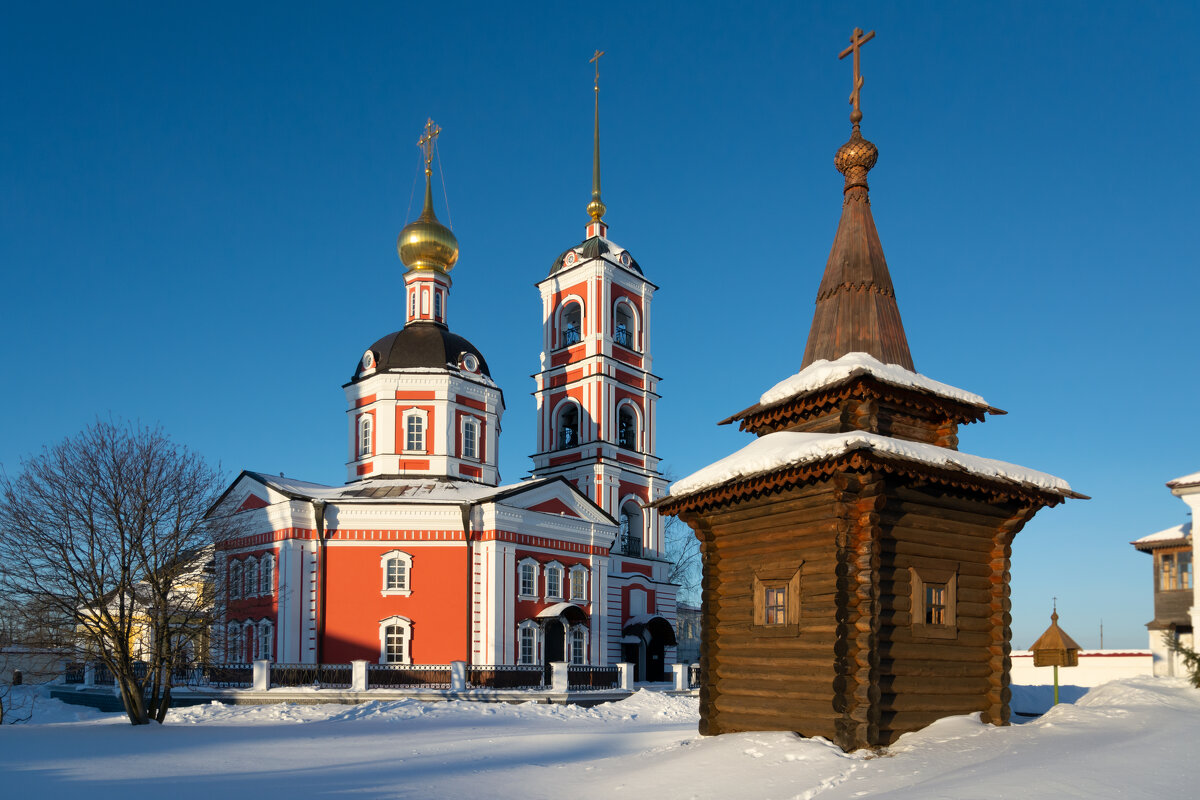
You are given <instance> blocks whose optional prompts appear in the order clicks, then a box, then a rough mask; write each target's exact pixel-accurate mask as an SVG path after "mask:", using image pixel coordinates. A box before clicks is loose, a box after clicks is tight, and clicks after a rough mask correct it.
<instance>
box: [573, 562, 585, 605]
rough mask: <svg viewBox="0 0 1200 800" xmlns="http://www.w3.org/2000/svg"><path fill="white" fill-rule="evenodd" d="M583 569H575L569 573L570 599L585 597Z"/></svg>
mask: <svg viewBox="0 0 1200 800" xmlns="http://www.w3.org/2000/svg"><path fill="white" fill-rule="evenodd" d="M585 577H586V575H584V572H583V570H581V569H577V570H574V571H573V572H572V573H571V599H572V600H582V599H584V598H585V597H587V591H586V584H585V582H584V578H585Z"/></svg>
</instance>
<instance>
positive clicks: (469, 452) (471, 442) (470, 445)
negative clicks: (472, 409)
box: [462, 419, 479, 458]
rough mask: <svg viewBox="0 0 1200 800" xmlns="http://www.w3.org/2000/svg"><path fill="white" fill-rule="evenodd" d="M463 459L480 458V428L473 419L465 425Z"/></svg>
mask: <svg viewBox="0 0 1200 800" xmlns="http://www.w3.org/2000/svg"><path fill="white" fill-rule="evenodd" d="M462 454H463V458H479V426H478V423H476V422H475V420H473V419H469V420H467V421H466V422H464V423H463V452H462Z"/></svg>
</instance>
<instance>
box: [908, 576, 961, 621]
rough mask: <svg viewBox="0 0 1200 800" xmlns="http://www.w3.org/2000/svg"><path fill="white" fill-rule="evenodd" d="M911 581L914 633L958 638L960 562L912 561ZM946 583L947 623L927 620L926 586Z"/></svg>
mask: <svg viewBox="0 0 1200 800" xmlns="http://www.w3.org/2000/svg"><path fill="white" fill-rule="evenodd" d="M908 571H909V576H910V580H909V585H910V591H911V598H910V606H909V608H910V613H911V619H912V633H913V637H914V638H919V639H957V638H958V564H951V565H948V566H938V567H935V566H930V565H926V564H919V565H918V564H912V565H910V566H909V567H908ZM929 585H933V586H939V585H940V586H945V587H946V622H945V624H943V625H932V624H929V623H927V622H925V614H926V611H927V610H928V608H927V604H926V599H925V589H926V587H927V586H929Z"/></svg>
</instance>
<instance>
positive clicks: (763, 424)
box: [717, 375, 1008, 433]
mask: <svg viewBox="0 0 1200 800" xmlns="http://www.w3.org/2000/svg"><path fill="white" fill-rule="evenodd" d="M851 398H860V399H864V400H866V399H872V400H883V401H885V402H891V403H895V404H896V405H898V406H901V407H903V408H907V409H911V410H912V411H913V413H914V416H919V417H925V418H933V419H944V420H947V421H950V422H957V423H959V424H963V425H966V424H970V423H972V422H983V420H984V419H985V417H986V416H987V415H988V414H995V415H999V414H1007V413H1008V412H1006V411H1003V410H1001V409H999V408H994V407H993V406H976V405H971V404H970V403H961V402H957V401H955V400H951V399H949V398H945V397H939V396H937V395H932V394H928V393H926V392H921V391H918V390H915V389H906V388H903V387H900V386H893V385H892V384H889V383H884V382H883V381H880V380H877V379H875V378H873V377H871V376H870V375H854V376H852V377H850V378H847V379H846V380H845V381H843V382H841V383H837V384H833V385H831V386H824V387H822V388H820V389H818V390H817V391H815V392H809V393H807V394H799V395H796V396H794V397H790V398H788V399H787V400H783V401H781V402H779V403H773V404H771V405H763V404H762V403H756V404H755V405H752V406H750V407H749V408H744V409H742V410H741V411H739V412H737V413H736V414H734V415H732V416H730V417H726V418H725V419H723V420H721V421H720V422H718V423H717V424H718V425H728V424H729V423H731V422H739V423H740V425H739V429H740V430H743V431H749V432H751V433H758V432H759V431H761V430H763V429H766V428H778V427H779V426H780V425H781V424H787V423H790V422H799V421H802V420H805V419H809V418H811V417H815V416H820V415H821V414H824V413H827V412H829V411H832V410H833V409H834V408H835V407H836V406H837V404H838V403H840V402H843V401H845V400H849V399H851Z"/></svg>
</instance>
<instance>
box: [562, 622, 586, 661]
mask: <svg viewBox="0 0 1200 800" xmlns="http://www.w3.org/2000/svg"><path fill="white" fill-rule="evenodd" d="M576 635H578V636H579V638H581V639H582V640H583V642H582V651H583V652H581V653H580V654H579V656H580V658H579V659H578V660H576V658H575V655H576V653H575V640H576ZM566 644H567V648H566V649H567V663H568V664H574V665H576V666H579V665H582V664H586V663H588V629H587V626H586V625H572V626H571V627H570V628H569V629H568V630H567V642H566Z"/></svg>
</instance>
